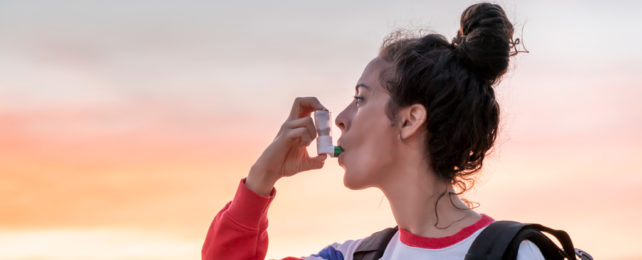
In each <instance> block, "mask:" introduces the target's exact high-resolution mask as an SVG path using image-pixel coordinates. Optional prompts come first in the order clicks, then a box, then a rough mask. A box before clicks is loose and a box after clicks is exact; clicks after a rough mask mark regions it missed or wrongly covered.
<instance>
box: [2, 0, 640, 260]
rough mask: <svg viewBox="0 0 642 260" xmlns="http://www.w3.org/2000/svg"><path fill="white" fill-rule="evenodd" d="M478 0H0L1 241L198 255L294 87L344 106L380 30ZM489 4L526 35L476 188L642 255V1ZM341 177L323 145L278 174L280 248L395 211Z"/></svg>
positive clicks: (381, 219) (500, 214) (582, 239)
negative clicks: (322, 154)
mask: <svg viewBox="0 0 642 260" xmlns="http://www.w3.org/2000/svg"><path fill="white" fill-rule="evenodd" d="M473 3H475V2H474V1H447V2H444V1H395V2H394V3H392V2H389V1H361V2H356V1H355V2H346V1H334V0H332V1H315V2H312V1H269V2H267V1H234V2H232V1H226V2H221V1H149V0H141V1H122V0H120V1H119V0H116V1H72V0H60V1H0V57H1V58H0V180H1V181H0V197H1V198H2V199H1V200H0V256H1V257H0V258H2V259H11V260H14V259H15V260H17V259H32V260H36V259H38V260H40V259H42V260H54V259H55V260H57V259H135V260H139V259H140V260H142V259H197V258H199V257H200V248H201V245H202V243H203V240H204V238H205V235H206V232H207V228H208V227H209V224H210V223H211V220H212V218H213V217H214V216H215V215H216V213H217V212H218V211H219V210H220V209H221V208H222V207H223V206H224V205H225V203H227V202H228V201H229V200H231V199H232V198H233V196H234V192H235V190H236V188H237V186H238V183H239V181H240V179H241V178H243V177H245V176H246V175H247V172H248V170H249V168H250V166H251V165H252V164H253V162H254V161H255V160H256V159H257V158H258V156H259V155H260V153H261V152H262V151H263V149H264V148H265V147H267V145H268V144H269V143H270V142H271V140H272V138H274V136H275V135H276V133H277V131H278V129H279V127H280V125H281V124H282V123H283V121H284V120H285V118H286V117H287V115H288V114H289V110H290V108H291V104H292V101H293V100H294V98H295V97H297V96H316V97H318V98H319V99H320V100H321V102H322V103H323V104H324V105H325V106H326V107H327V108H329V109H330V110H331V111H332V112H334V114H335V115H336V114H338V112H340V111H341V110H343V108H344V107H345V106H346V105H347V104H348V103H349V102H351V100H352V96H353V94H354V93H353V92H354V85H355V84H356V80H357V79H358V78H359V76H360V75H361V72H362V71H363V69H364V67H365V65H366V64H367V63H368V62H369V61H370V60H371V59H372V58H374V57H375V56H376V55H377V53H378V49H379V47H380V45H381V42H382V40H383V39H384V38H385V36H386V35H387V34H388V33H390V32H392V31H394V30H396V29H399V28H405V29H412V30H418V29H424V30H428V31H431V32H435V33H440V34H443V35H444V36H446V37H447V38H452V37H453V36H454V35H455V32H456V31H457V29H458V27H459V24H458V22H459V16H460V14H461V12H462V11H463V10H464V9H465V8H466V7H467V6H469V5H470V4H473ZM496 3H499V4H501V5H502V6H503V7H504V8H505V10H506V12H507V14H508V16H509V18H510V19H511V21H512V22H513V23H514V25H515V27H516V28H517V30H516V33H517V35H516V36H518V37H520V38H521V39H522V40H523V42H524V43H525V46H526V48H527V49H528V50H529V53H522V54H519V55H517V56H516V57H514V58H512V60H511V65H510V70H509V72H508V73H507V74H506V75H505V77H504V78H503V80H502V81H501V83H500V84H499V85H497V86H496V87H495V88H496V92H497V96H498V99H499V102H500V106H501V109H502V115H501V123H500V124H501V125H500V132H499V137H498V139H497V142H496V143H495V146H494V148H493V150H492V153H491V154H490V156H489V157H488V158H487V160H486V161H485V165H484V168H483V170H482V171H481V172H480V173H479V175H478V182H477V184H476V186H475V187H474V188H473V189H472V190H471V191H469V192H467V193H466V194H465V197H466V198H468V199H470V200H473V201H476V202H478V203H479V204H480V206H479V208H477V211H478V212H483V213H486V214H488V215H490V216H491V217H493V218H495V219H498V220H499V219H512V220H519V221H523V222H537V223H542V224H545V225H547V226H551V227H554V228H558V229H564V230H566V231H567V232H568V233H569V234H570V235H571V237H572V238H573V241H574V244H575V246H576V247H578V248H582V249H584V250H586V251H588V252H590V253H591V254H592V255H593V256H594V257H596V259H642V249H640V247H639V245H638V242H639V235H638V234H640V233H642V224H641V223H640V221H639V216H640V215H641V214H642V202H640V198H642V170H640V169H639V168H637V166H636V165H637V164H638V162H639V158H641V157H642V151H641V150H640V149H639V147H640V146H641V145H642V105H640V102H639V99H640V98H642V86H641V85H640V82H641V81H642V76H640V69H641V68H642V51H641V50H640V48H639V46H642V36H640V35H642V34H640V29H639V25H640V24H642V17H641V16H639V14H638V11H637V10H639V9H640V8H642V6H641V4H640V3H638V2H635V1H609V2H606V1H498V2H496ZM333 132H334V133H335V135H338V133H339V132H340V131H339V130H338V128H336V127H335V129H333ZM314 146H315V145H314V143H313V144H312V146H311V147H314ZM309 151H310V152H311V153H315V151H314V149H312V148H310V149H309ZM342 179H343V170H342V168H341V167H339V166H338V165H337V163H336V160H335V159H329V161H328V162H327V163H326V166H325V167H324V168H323V169H321V170H315V171H310V172H304V173H301V174H298V175H296V176H294V177H290V178H286V179H282V180H280V181H279V183H277V185H276V188H277V190H278V195H277V197H276V198H275V200H274V201H273V203H272V205H271V208H270V211H269V214H268V218H269V219H270V227H269V228H268V232H269V235H270V248H269V250H268V255H267V256H268V258H281V257H286V256H304V255H309V254H313V253H316V252H318V251H319V250H321V249H322V248H324V247H325V246H327V245H328V244H331V243H333V242H341V241H345V240H348V239H358V238H362V237H365V236H368V235H369V234H371V233H372V232H375V231H378V230H380V229H382V228H385V227H389V226H394V225H395V221H394V218H393V217H392V214H391V212H390V208H389V205H388V202H387V201H386V199H385V197H384V196H383V195H382V193H381V192H380V191H378V190H375V189H366V190H360V191H353V190H349V189H347V188H345V187H344V186H343V182H342ZM309 234H314V235H313V236H310V235H309Z"/></svg>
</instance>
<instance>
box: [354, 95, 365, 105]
mask: <svg viewBox="0 0 642 260" xmlns="http://www.w3.org/2000/svg"><path fill="white" fill-rule="evenodd" d="M354 101H355V102H357V104H360V103H361V102H363V97H362V96H354Z"/></svg>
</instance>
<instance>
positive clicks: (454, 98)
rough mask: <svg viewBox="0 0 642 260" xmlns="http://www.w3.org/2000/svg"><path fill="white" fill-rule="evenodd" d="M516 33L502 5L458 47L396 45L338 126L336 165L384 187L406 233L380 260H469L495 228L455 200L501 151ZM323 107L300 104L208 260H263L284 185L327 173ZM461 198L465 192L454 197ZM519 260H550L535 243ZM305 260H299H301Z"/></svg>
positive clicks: (334, 250)
mask: <svg viewBox="0 0 642 260" xmlns="http://www.w3.org/2000/svg"><path fill="white" fill-rule="evenodd" d="M512 34H513V26H512V24H511V23H510V21H509V20H508V19H507V17H506V14H505V13H504V11H503V9H502V8H501V7H500V6H498V5H494V4H488V3H482V4H476V5H473V6H470V7H469V8H467V9H466V10H465V11H464V12H463V14H462V16H461V28H460V30H459V31H458V33H457V37H455V39H453V41H452V42H448V41H447V40H446V39H445V38H444V37H443V36H441V35H437V34H430V35H426V36H422V37H404V36H400V34H392V36H391V37H389V38H388V39H387V40H386V41H384V44H383V46H382V48H381V50H380V53H379V55H378V56H377V57H376V58H374V59H373V60H372V61H371V62H370V63H369V64H368V65H367V66H366V68H365V70H364V72H363V74H362V75H361V78H360V79H359V81H358V83H357V85H356V88H355V90H356V95H355V97H354V101H353V102H352V103H350V104H349V105H348V106H347V107H346V108H345V110H343V111H342V112H341V113H340V114H339V115H338V116H337V118H336V125H337V126H338V127H339V128H340V129H341V131H342V135H341V138H339V140H338V144H339V145H340V146H341V147H343V148H344V150H345V151H344V152H343V153H342V154H341V155H340V156H339V164H340V165H341V166H342V167H343V168H344V169H345V175H344V184H345V186H346V187H348V188H350V189H355V190H357V189H364V188H367V187H376V188H378V189H380V190H381V191H382V192H383V193H384V194H385V196H386V197H387V199H388V201H389V202H390V205H391V208H392V213H393V215H394V218H395V220H396V222H397V225H398V227H399V231H398V232H396V233H395V234H394V236H393V237H392V239H391V240H390V242H389V243H388V244H387V246H386V248H385V251H384V254H383V256H382V259H419V258H422V259H463V258H464V256H465V254H466V252H467V250H468V248H469V247H470V245H471V243H472V241H473V240H474V239H475V238H476V237H477V235H478V234H479V233H480V232H481V231H482V230H483V229H484V228H485V227H486V226H488V225H489V224H490V223H492V222H493V219H492V218H491V217H489V216H487V215H483V214H479V213H477V212H475V211H474V210H472V209H471V208H469V207H468V205H467V203H465V202H464V201H462V199H460V198H459V197H458V195H459V194H461V193H462V192H464V191H465V190H467V189H468V188H469V186H470V184H471V182H470V177H471V176H472V175H473V174H474V173H475V172H477V171H478V170H479V169H480V168H481V167H482V162H483V160H484V157H485V154H486V152H487V151H488V150H489V149H490V148H491V147H492V145H493V142H494V140H495V137H496V134H497V128H498V122H499V106H498V104H497V101H496V100H495V94H494V91H493V85H494V83H495V82H497V81H498V80H499V78H500V77H501V76H502V75H503V74H504V73H505V72H506V70H507V68H508V61H509V56H510V55H511V54H512V53H511V48H512V47H513V43H514V42H513V40H512ZM319 109H325V107H324V106H323V105H322V104H321V103H320V102H319V101H318V100H317V99H316V98H314V97H308V98H297V99H296V100H295V101H294V105H293V107H292V111H291V113H290V116H289V118H288V119H287V120H286V122H285V123H284V124H283V126H282V127H281V129H280V131H279V132H278V134H277V136H276V138H275V139H274V141H273V142H272V143H271V144H270V145H269V146H268V147H267V149H266V150H265V151H264V152H263V154H262V155H261V156H260V157H259V159H258V160H257V161H256V163H255V164H254V165H253V166H252V168H251V170H250V172H249V175H248V176H247V178H245V179H243V180H242V181H241V183H240V184H239V188H238V190H237V193H236V195H235V197H234V200H233V201H231V202H230V203H228V204H227V205H226V206H225V207H224V208H223V209H222V210H221V211H220V212H219V213H218V215H217V216H216V217H215V218H214V221H213V223H212V225H211V227H210V229H209V232H208V235H207V238H206V240H205V244H204V246H203V250H202V256H203V259H263V258H264V257H265V254H266V251H267V245H268V237H267V232H266V228H267V223H268V221H267V217H266V216H267V209H268V206H269V204H270V202H271V201H272V199H274V196H275V193H276V190H275V189H274V184H275V183H276V182H277V181H278V180H279V179H280V178H282V177H286V176H292V175H294V174H297V173H299V172H302V171H306V170H311V169H319V168H321V167H323V164H324V161H325V159H326V155H319V156H317V157H313V158H311V157H309V156H308V153H307V151H306V148H305V147H307V146H308V145H310V143H311V142H312V141H313V140H314V139H315V137H316V131H315V126H314V124H313V121H312V119H311V117H310V114H311V113H312V112H313V111H314V110H319ZM456 191H457V192H456ZM362 241H363V239H358V240H349V241H346V242H344V243H335V244H332V245H330V246H328V247H326V248H325V249H323V250H321V251H320V252H319V253H317V254H315V255H311V256H309V257H306V258H305V259H352V256H353V254H354V252H355V249H356V248H357V247H359V245H360V243H361V242H362ZM518 258H519V259H543V257H542V255H541V253H540V252H539V250H538V249H537V247H536V246H534V245H533V244H532V243H530V242H525V243H522V245H521V246H520V249H519V255H518ZM292 259H298V258H292Z"/></svg>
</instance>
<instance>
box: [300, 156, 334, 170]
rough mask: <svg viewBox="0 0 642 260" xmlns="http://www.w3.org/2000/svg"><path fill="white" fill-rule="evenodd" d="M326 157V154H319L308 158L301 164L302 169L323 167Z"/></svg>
mask: <svg viewBox="0 0 642 260" xmlns="http://www.w3.org/2000/svg"><path fill="white" fill-rule="evenodd" d="M326 158H328V155H327V154H320V155H318V156H316V157H313V158H310V159H309V160H307V161H306V163H305V165H304V166H303V168H304V171H307V170H314V169H321V168H323V164H324V163H325V159H326Z"/></svg>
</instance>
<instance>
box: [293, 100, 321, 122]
mask: <svg viewBox="0 0 642 260" xmlns="http://www.w3.org/2000/svg"><path fill="white" fill-rule="evenodd" d="M322 109H326V108H325V107H324V106H323V105H321V102H319V100H318V99H317V98H316V97H298V98H296V99H295V100H294V104H292V110H291V111H290V116H289V117H288V119H289V120H293V119H297V118H301V117H305V116H309V115H310V113H312V111H314V110H322ZM326 110H327V109H326Z"/></svg>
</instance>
